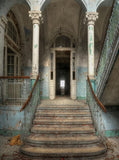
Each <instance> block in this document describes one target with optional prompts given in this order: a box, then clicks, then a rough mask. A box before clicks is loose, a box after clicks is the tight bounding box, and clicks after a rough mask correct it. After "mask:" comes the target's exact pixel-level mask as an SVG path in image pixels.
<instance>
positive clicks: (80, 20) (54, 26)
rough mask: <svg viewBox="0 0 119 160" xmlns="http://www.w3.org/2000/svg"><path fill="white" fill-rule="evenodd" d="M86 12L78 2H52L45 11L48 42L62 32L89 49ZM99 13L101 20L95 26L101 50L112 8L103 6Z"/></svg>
mask: <svg viewBox="0 0 119 160" xmlns="http://www.w3.org/2000/svg"><path fill="white" fill-rule="evenodd" d="M110 1H111V0H110ZM104 4H105V3H104ZM85 12H86V11H85V8H84V7H83V6H82V5H79V3H77V2H76V0H68V1H66V0H52V1H51V2H50V3H49V5H47V7H46V8H45V10H44V11H43V15H44V24H43V25H44V28H45V30H44V32H45V39H47V42H49V41H50V40H51V39H52V37H55V36H56V35H57V34H59V33H60V32H62V33H68V34H69V35H72V37H73V38H74V39H75V40H76V41H77V43H78V44H79V43H80V44H81V45H85V47H87V22H86V19H85ZM98 12H99V18H98V20H97V21H96V24H95V44H96V47H97V48H98V49H100V46H101V43H102V40H103V37H104V33H105V29H106V26H107V23H108V19H109V15H110V12H111V6H108V5H107V4H105V5H102V6H100V7H99V8H98Z"/></svg>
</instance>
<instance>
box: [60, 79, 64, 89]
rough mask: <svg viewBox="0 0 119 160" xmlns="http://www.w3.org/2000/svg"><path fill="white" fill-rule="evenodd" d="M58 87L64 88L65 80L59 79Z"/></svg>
mask: <svg viewBox="0 0 119 160" xmlns="http://www.w3.org/2000/svg"><path fill="white" fill-rule="evenodd" d="M60 88H65V80H61V81H60Z"/></svg>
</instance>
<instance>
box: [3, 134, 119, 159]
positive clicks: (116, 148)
mask: <svg viewBox="0 0 119 160" xmlns="http://www.w3.org/2000/svg"><path fill="white" fill-rule="evenodd" d="M9 140H10V137H3V136H0V160H32V158H30V157H26V156H24V155H22V154H20V153H19V148H20V147H19V146H10V145H9ZM107 146H108V152H107V155H106V157H105V158H96V159H95V160H119V138H108V140H107ZM37 160H49V159H47V158H45V159H44V158H42V159H37ZM50 160H51V159H50ZM52 160H53V159H52ZM55 160H69V159H68V158H58V159H55ZM70 160H79V158H72V159H70ZM84 160H88V159H84Z"/></svg>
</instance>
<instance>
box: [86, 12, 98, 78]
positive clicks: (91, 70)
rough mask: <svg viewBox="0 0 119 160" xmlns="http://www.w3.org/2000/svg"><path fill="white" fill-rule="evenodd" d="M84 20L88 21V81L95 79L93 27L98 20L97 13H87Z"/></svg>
mask: <svg viewBox="0 0 119 160" xmlns="http://www.w3.org/2000/svg"><path fill="white" fill-rule="evenodd" d="M86 18H87V21H88V23H87V24H88V76H89V77H90V79H94V78H95V71H94V67H95V63H94V52H95V50H94V25H95V21H96V19H97V18H98V13H97V12H87V13H86Z"/></svg>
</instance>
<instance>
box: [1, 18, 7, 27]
mask: <svg viewBox="0 0 119 160" xmlns="http://www.w3.org/2000/svg"><path fill="white" fill-rule="evenodd" d="M6 25H7V19H6V18H5V17H3V16H2V17H1V18H0V26H1V27H2V28H3V29H5V26H6Z"/></svg>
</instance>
